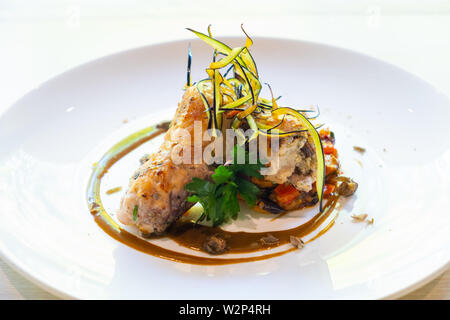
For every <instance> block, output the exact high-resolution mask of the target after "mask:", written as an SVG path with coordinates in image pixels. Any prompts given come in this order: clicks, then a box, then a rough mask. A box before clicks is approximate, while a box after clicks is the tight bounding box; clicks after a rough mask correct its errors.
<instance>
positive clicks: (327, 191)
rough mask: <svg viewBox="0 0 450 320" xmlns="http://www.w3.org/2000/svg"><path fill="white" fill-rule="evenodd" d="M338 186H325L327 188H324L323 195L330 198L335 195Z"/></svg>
mask: <svg viewBox="0 0 450 320" xmlns="http://www.w3.org/2000/svg"><path fill="white" fill-rule="evenodd" d="M335 188H336V186H335V185H334V184H325V187H324V188H323V195H324V196H329V195H330V194H332V193H333V191H334V189H335Z"/></svg>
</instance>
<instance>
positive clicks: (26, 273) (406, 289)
mask: <svg viewBox="0 0 450 320" xmlns="http://www.w3.org/2000/svg"><path fill="white" fill-rule="evenodd" d="M220 38H223V39H228V40H231V41H233V40H238V39H241V38H242V37H239V36H236V35H224V36H220ZM252 39H256V40H263V41H283V42H286V43H287V42H292V43H302V44H305V45H311V46H316V47H322V48H324V49H331V50H339V51H342V52H344V53H348V54H353V55H355V54H356V55H359V56H361V57H364V58H366V59H370V60H372V61H374V62H378V63H382V64H384V65H387V66H389V67H390V68H393V69H395V70H396V71H400V72H403V73H406V74H408V75H409V76H410V77H412V78H414V79H415V80H419V81H421V82H422V83H425V84H427V85H428V86H430V87H432V88H434V89H436V90H437V91H439V92H440V93H441V94H443V95H444V96H445V97H447V98H449V96H448V95H447V94H446V93H442V92H441V91H440V90H438V88H437V87H436V86H435V85H434V84H433V83H431V82H429V81H428V80H427V79H424V78H421V77H419V76H418V75H416V74H414V73H411V72H410V71H408V70H406V69H404V68H402V67H400V66H397V65H395V64H393V63H391V62H388V61H385V60H383V59H379V58H376V57H373V56H370V55H369V54H366V53H363V52H359V51H356V50H352V49H348V48H345V47H342V46H337V45H331V44H327V43H324V42H320V41H310V40H303V39H301V38H293V37H267V36H253V37H252ZM187 41H189V42H192V41H194V42H201V40H200V39H196V38H194V37H188V36H186V37H177V38H174V39H172V40H169V41H155V42H152V43H150V44H147V45H140V46H135V47H131V48H127V49H124V50H120V51H116V52H113V53H109V54H104V55H101V56H99V57H96V58H94V59H92V60H88V61H85V62H82V63H79V64H76V65H74V66H71V67H70V68H67V69H65V70H63V71H61V72H60V73H58V74H56V75H54V76H52V77H50V78H48V79H46V80H44V81H42V82H41V83H39V84H38V85H37V86H35V87H34V88H30V89H29V90H28V91H26V92H25V93H24V94H23V95H22V96H20V97H19V98H18V99H16V100H15V101H14V102H13V103H12V104H10V105H9V106H8V107H6V108H5V109H3V111H2V112H0V119H1V118H3V116H4V115H5V114H6V113H8V112H9V111H11V110H12V109H13V108H14V107H15V105H16V104H17V102H19V101H21V100H22V99H23V98H25V97H26V96H27V95H29V94H31V93H32V92H34V91H35V90H38V89H39V88H40V87H42V86H45V85H47V84H50V83H52V82H54V81H58V80H59V79H60V78H61V77H63V76H66V75H67V74H69V73H71V72H73V71H75V70H78V69H82V68H88V67H89V66H90V65H95V64H97V63H99V62H100V61H102V60H105V59H114V58H116V57H119V56H126V55H128V54H130V53H133V52H136V51H141V50H144V51H145V50H148V49H150V48H153V47H158V46H166V45H174V44H177V43H182V42H187ZM7 251H8V250H5V248H3V246H0V258H1V259H2V261H4V262H5V263H6V264H7V265H8V266H9V267H11V269H13V270H14V271H15V272H17V273H18V274H20V275H21V276H22V277H24V278H25V279H26V280H28V281H30V282H31V283H33V284H35V285H37V286H38V287H40V288H42V289H43V290H45V291H47V292H49V293H50V294H52V295H54V296H56V297H58V298H62V299H72V300H73V299H83V298H82V297H77V296H74V295H71V294H68V293H67V292H64V291H62V290H59V289H58V288H56V287H53V286H52V285H50V284H48V283H46V282H45V280H43V279H41V278H40V277H38V276H37V275H36V274H35V273H34V272H33V271H32V270H27V269H28V268H26V267H25V266H24V265H23V264H22V263H21V262H20V261H16V260H14V259H12V258H11V256H14V255H11V254H7ZM448 269H450V259H448V261H447V262H446V263H444V264H443V265H440V266H438V267H436V268H434V270H432V272H431V273H429V274H428V275H427V276H425V277H424V278H422V279H420V280H418V281H416V282H413V283H410V284H409V285H405V286H403V287H402V288H398V290H396V291H394V292H391V293H389V294H386V295H384V296H379V297H372V298H369V299H380V300H390V299H398V298H400V297H402V296H404V295H407V294H408V293H411V292H412V291H414V290H416V289H418V288H420V287H422V286H424V285H426V284H427V283H429V282H430V281H432V280H433V279H435V278H437V277H438V276H440V275H442V274H443V273H444V272H445V271H447V270H448Z"/></svg>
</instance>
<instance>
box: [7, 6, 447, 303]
mask: <svg viewBox="0 0 450 320" xmlns="http://www.w3.org/2000/svg"><path fill="white" fill-rule="evenodd" d="M241 23H244V25H245V28H246V30H247V32H248V33H249V34H250V35H252V36H269V37H281V38H290V39H299V40H308V41H315V42H321V43H326V44H330V45H335V46H339V47H344V48H347V49H351V50H355V51H358V52H362V53H365V54H368V55H370V56H373V57H376V58H379V59H382V60H384V61H387V62H389V63H392V64H395V65H397V66H399V67H401V68H403V69H405V70H407V71H409V72H411V73H413V74H416V75H418V76H419V77H421V78H423V79H425V80H426V81H428V82H430V83H431V84H433V85H434V86H435V87H436V88H437V89H438V90H440V91H442V92H443V93H444V94H446V95H447V96H450V62H449V57H450V0H428V1H426V0H378V1H369V0H319V1H318V0H315V1H312V0H310V1H299V0H277V1H272V0H270V1H269V0H257V1H252V0H246V1H243V0H240V1H236V0H227V1H213V0H209V1H197V0H191V1H181V0H166V1H153V0H127V1H125V0H109V1H101V0H35V1H32V0H29V1H26V0H0V40H1V49H0V114H1V113H2V112H3V111H4V110H5V109H6V108H8V107H9V106H10V105H11V104H12V103H13V102H14V101H16V100H18V99H19V98H20V97H21V96H22V95H24V94H25V93H26V92H28V91H30V90H33V89H34V88H36V87H38V86H39V84H41V83H42V82H44V81H46V80H48V79H49V78H51V77H53V76H55V75H57V74H60V73H62V72H64V71H66V70H68V69H70V68H73V67H75V66H77V65H80V64H82V63H85V62H87V61H90V60H93V59H96V58H99V57H102V56H105V55H108V54H111V53H115V52H118V51H122V50H126V49H130V48H135V47H140V46H146V45H150V44H153V43H157V42H163V41H170V40H175V39H188V38H191V37H192V36H191V34H190V33H189V32H188V31H186V30H185V28H186V27H192V28H194V29H198V30H206V28H207V26H208V25H209V24H212V27H213V31H214V35H215V36H218V37H220V36H225V35H227V36H228V35H241V30H240V24H241ZM0 147H1V146H0ZM21 298H33V299H39V298H52V296H51V295H50V294H47V293H46V292H44V291H43V290H41V289H39V288H37V287H36V286H34V285H33V284H31V283H30V282H28V281H27V280H25V279H24V278H22V277H21V276H20V275H18V274H17V273H15V271H13V270H12V269H10V268H9V267H8V266H6V265H5V264H4V262H2V261H1V259H0V299H21ZM407 298H418V299H426V298H438V299H450V273H449V272H447V273H446V274H444V275H443V276H441V277H439V278H438V279H436V280H434V281H433V282H431V283H430V284H428V285H427V286H426V287H424V288H422V289H419V290H417V291H416V292H414V293H412V294H410V295H409V296H407Z"/></svg>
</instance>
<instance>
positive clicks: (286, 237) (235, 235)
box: [87, 125, 339, 265]
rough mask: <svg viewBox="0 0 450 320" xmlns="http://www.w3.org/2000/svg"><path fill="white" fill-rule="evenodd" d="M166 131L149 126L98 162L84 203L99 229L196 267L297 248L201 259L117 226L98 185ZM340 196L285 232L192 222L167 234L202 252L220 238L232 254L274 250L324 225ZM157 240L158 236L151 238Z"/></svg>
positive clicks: (248, 259) (266, 256)
mask: <svg viewBox="0 0 450 320" xmlns="http://www.w3.org/2000/svg"><path fill="white" fill-rule="evenodd" d="M166 130H167V126H161V125H158V126H156V127H150V128H146V129H143V130H141V131H139V132H137V133H135V134H133V135H131V136H129V137H127V138H125V139H124V140H122V141H121V142H119V143H117V144H116V145H115V146H113V147H112V148H111V149H110V150H109V151H108V152H107V153H106V154H105V155H104V156H103V157H102V159H101V160H100V161H99V162H98V164H97V165H96V166H95V168H94V172H93V173H92V176H91V178H90V181H89V185H88V191H87V200H88V204H89V208H90V211H91V213H92V214H93V215H94V219H95V222H96V223H97V224H98V226H99V227H100V228H101V229H102V230H103V231H105V232H106V233H107V234H108V235H110V236H111V237H112V238H114V239H116V240H117V241H119V242H121V243H123V244H125V245H127V246H129V247H131V248H134V249H136V250H139V251H141V252H144V253H147V254H150V255H152V256H156V257H159V258H164V259H167V260H171V261H177V262H183V263H190V264H197V265H224V264H233V263H243V262H251V261H259V260H265V259H269V258H273V257H277V256H281V255H283V254H286V253H288V252H291V251H294V250H296V249H297V248H295V247H289V248H287V249H284V250H282V251H279V252H274V253H269V254H263V255H259V256H253V257H238V258H220V257H215V256H210V257H200V256H196V255H190V254H186V253H182V252H178V251H173V250H169V249H166V248H163V247H160V246H158V245H155V244H153V243H152V242H151V241H148V240H146V239H143V238H140V237H138V236H136V235H134V234H132V233H130V232H128V231H126V230H124V229H123V228H121V227H120V225H118V224H117V223H116V222H115V221H114V220H113V219H112V218H111V217H110V215H109V214H108V213H107V212H106V211H105V209H104V208H103V205H102V202H101V199H100V183H101V179H102V178H103V176H104V175H105V173H106V172H107V171H108V169H109V168H111V166H113V165H114V164H115V163H116V162H117V161H118V160H120V159H121V158H122V157H124V156H125V155H126V154H128V153H129V152H131V151H132V150H134V149H136V148H137V147H139V146H140V145H142V144H143V143H145V142H147V141H149V140H150V139H152V138H155V137H156V136H158V135H160V134H162V133H164V132H165V131H166ZM338 199H339V196H337V195H335V196H332V197H330V198H329V199H328V200H327V203H326V204H325V206H324V210H323V212H319V213H318V214H316V215H315V216H314V217H313V218H312V219H310V220H309V221H308V222H306V223H304V224H302V225H300V226H298V227H295V228H290V229H286V230H275V231H268V232H254V233H253V232H229V231H225V230H222V229H220V228H213V227H208V226H204V225H198V224H197V225H196V224H194V223H192V222H186V221H184V222H183V221H178V222H176V223H175V224H174V225H173V226H172V227H171V228H170V229H169V231H168V233H167V234H166V237H169V238H170V239H172V240H173V241H175V242H176V243H177V244H179V245H180V246H183V247H186V248H189V249H192V250H195V251H202V246H203V243H204V241H205V240H206V238H207V237H208V236H211V235H220V236H221V237H223V238H224V239H226V241H227V252H226V253H231V254H241V253H251V252H257V251H262V250H266V249H273V248H276V247H279V246H283V245H286V244H289V243H290V236H295V237H298V238H302V237H304V236H306V235H308V234H310V233H312V232H313V231H315V230H316V229H317V228H318V227H319V226H320V225H321V224H323V223H324V222H325V221H326V220H327V218H328V217H329V216H330V215H331V213H332V212H333V210H334V209H335V207H336V204H337V201H338ZM336 217H337V214H336V215H335V216H334V217H332V219H331V221H330V222H329V223H328V224H327V226H325V227H324V228H323V229H322V230H321V231H319V232H318V233H317V234H316V235H315V236H314V237H313V238H312V239H310V240H308V241H307V242H306V243H308V242H310V241H313V240H314V239H316V238H318V237H319V236H321V235H323V234H324V233H325V232H326V231H328V230H329V229H330V228H331V227H332V226H333V225H334V220H335V219H336ZM267 236H273V237H275V238H277V239H278V242H276V243H271V244H267V243H264V242H263V241H261V238H263V237H267ZM153 238H158V237H153Z"/></svg>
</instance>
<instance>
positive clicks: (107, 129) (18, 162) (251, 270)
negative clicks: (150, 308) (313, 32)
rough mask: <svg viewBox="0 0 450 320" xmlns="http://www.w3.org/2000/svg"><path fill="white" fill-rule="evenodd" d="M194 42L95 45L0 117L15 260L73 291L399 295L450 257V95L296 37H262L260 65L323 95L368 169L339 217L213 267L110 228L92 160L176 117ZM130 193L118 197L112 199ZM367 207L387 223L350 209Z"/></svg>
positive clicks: (7, 233) (10, 251)
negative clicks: (92, 186) (273, 252)
mask: <svg viewBox="0 0 450 320" xmlns="http://www.w3.org/2000/svg"><path fill="white" fill-rule="evenodd" d="M231 40H232V41H231V42H232V44H237V43H241V42H242V39H240V40H238V41H236V39H231ZM186 47H187V41H179V42H172V43H166V44H160V45H155V46H149V47H145V48H139V49H135V50H131V51H127V52H123V53H120V54H116V55H113V56H109V57H105V58H102V59H99V60H96V61H94V62H92V63H89V64H86V65H83V66H81V67H78V68H76V69H74V70H72V71H69V72H67V73H64V74H62V75H61V76H59V77H57V78H55V79H53V80H51V81H49V82H47V83H45V84H43V85H42V86H41V87H39V88H37V89H36V90H34V91H32V92H30V93H29V94H28V95H26V96H25V97H23V98H22V99H21V100H20V101H18V102H17V103H16V104H15V105H14V106H13V107H12V108H10V109H9V110H8V111H7V112H5V113H4V114H3V115H2V116H1V118H0V146H1V149H0V208H1V210H0V217H1V223H0V251H1V254H2V257H3V258H4V259H6V261H8V262H9V263H10V264H11V265H13V266H14V267H15V268H16V269H17V270H19V271H20V272H22V273H23V274H25V275H26V276H27V277H28V278H29V279H31V280H33V281H35V282H36V283H38V284H40V285H42V286H43V287H45V288H46V289H48V290H49V291H51V292H52V293H55V294H58V295H61V296H63V297H73V298H157V299H198V298H203V299H205V298H206V299H210V298H217V299H222V298H225V299H227V298H234V299H236V298H237V299H240V298H247V299H263V298H267V299H302V298H306V299H315V298H325V299H334V298H343V299H347V298H361V299H374V298H393V297H397V296H399V295H401V294H405V293H407V292H409V291H410V290H412V289H414V288H416V287H417V286H419V285H421V284H423V283H424V282H426V281H428V280H430V279H431V278H432V277H434V276H436V275H437V274H439V272H442V271H443V270H445V268H446V266H447V265H448V262H449V260H450V259H449V257H450V250H449V248H450V246H449V244H450V241H449V240H450V236H449V235H450V214H449V213H450V212H449V205H450V200H449V196H448V195H449V194H450V170H449V169H450V148H449V144H450V143H449V140H448V134H449V130H448V120H450V102H449V100H448V98H447V97H445V96H443V95H442V94H440V93H439V92H437V91H436V90H435V89H434V88H433V87H431V86H430V85H428V84H427V83H425V82H424V81H422V80H420V79H417V78H416V77H414V76H412V75H411V74H408V73H406V72H404V71H402V70H399V69H398V68H396V67H393V66H391V65H388V64H386V63H383V62H380V61H377V60H374V59H372V58H369V57H366V56H363V55H360V54H357V53H354V52H350V51H347V50H342V49H338V48H334V47H329V46H324V45H319V44H314V43H307V42H299V41H288V40H276V39H265V38H259V39H255V45H254V47H253V50H252V52H253V55H254V57H255V60H256V62H257V64H258V67H259V71H260V74H261V78H262V80H263V81H265V82H270V83H271V85H272V88H274V90H275V91H276V92H277V94H281V95H283V100H282V101H284V103H286V104H295V105H311V104H317V105H319V106H320V107H321V111H322V116H321V117H322V119H324V121H325V122H326V123H327V124H328V125H329V126H330V127H331V128H332V129H333V130H334V131H335V133H336V137H337V143H338V148H339V151H340V155H341V158H342V162H343V166H344V170H345V173H346V174H347V175H349V176H352V177H354V178H355V179H356V180H357V181H358V182H359V184H360V188H359V190H358V192H357V195H356V196H355V197H354V198H353V199H352V200H351V201H348V202H346V203H345V204H344V207H343V209H342V210H341V211H340V214H339V217H338V219H337V222H336V225H335V226H334V227H333V228H332V229H331V230H330V231H329V232H327V233H326V234H325V235H323V236H322V237H320V238H319V239H317V240H316V241H314V242H312V243H310V244H309V245H307V246H306V247H305V248H304V249H303V250H300V251H296V252H294V253H290V254H286V255H284V256H281V257H279V258H274V259H270V260H265V261H260V262H253V263H245V264H235V265H227V266H208V267H205V266H194V265H187V264H181V263H174V262H169V261H166V260H162V259H158V258H155V257H152V256H149V255H146V254H143V253H141V252H138V251H135V250H133V249H131V248H129V247H127V246H125V245H123V244H121V243H118V242H116V241H115V240H113V239H112V238H110V237H109V236H108V235H106V234H105V233H104V232H103V231H102V230H101V229H99V228H98V227H97V225H96V224H95V223H94V221H93V219H92V217H91V215H90V213H89V211H88V210H87V205H86V201H85V191H86V183H87V180H88V178H89V175H90V172H91V165H92V163H93V162H95V161H97V160H98V159H99V157H100V156H101V155H102V154H103V152H105V151H106V150H107V149H108V148H110V147H111V146H112V144H114V143H115V142H117V141H118V140H120V139H122V138H123V137H125V136H126V135H127V134H129V133H131V132H134V131H137V130H138V129H141V128H143V127H145V126H148V125H151V124H153V123H155V122H156V121H158V120H159V119H168V118H169V119H170V118H171V117H172V116H173V112H174V110H175V108H176V104H177V102H178V101H179V99H180V97H181V95H182V90H181V88H182V86H183V85H184V81H185V68H186V65H185V63H186ZM192 51H193V55H194V59H193V66H194V68H193V77H194V79H197V80H198V79H201V78H203V77H204V76H205V73H204V71H203V69H204V67H205V65H206V64H207V63H208V62H209V61H210V58H211V50H210V48H209V47H207V46H206V45H204V44H202V43H200V42H199V41H193V42H192ZM124 119H128V120H129V122H128V123H126V124H124V123H123V120H124ZM354 145H358V146H362V147H364V148H366V149H367V152H366V153H365V154H364V155H360V154H358V153H356V152H355V151H353V149H352V147H353V146H354ZM142 152H144V151H143V150H142ZM136 157H137V155H136ZM127 161H131V160H127ZM133 161H135V160H133ZM360 164H362V166H361V165H360ZM135 165H136V162H130V166H132V167H130V168H128V167H125V166H123V167H124V169H123V170H118V169H117V170H115V171H114V170H112V171H111V173H110V174H109V175H107V176H106V177H105V182H104V183H105V187H104V188H103V190H106V189H107V186H106V185H107V184H109V185H110V186H116V185H117V183H120V184H121V185H126V182H127V179H128V177H129V176H130V174H131V173H132V171H133V170H134V169H135ZM113 171H114V172H116V173H114V172H113ZM119 196H120V195H115V196H111V197H110V198H107V199H108V200H106V202H108V205H109V206H111V207H112V208H113V207H114V206H116V205H117V200H118V198H119ZM358 213H367V214H369V216H370V217H373V218H374V219H375V223H374V224H373V225H370V226H367V225H366V224H365V223H362V224H356V223H352V222H351V218H350V215H351V214H358Z"/></svg>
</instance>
